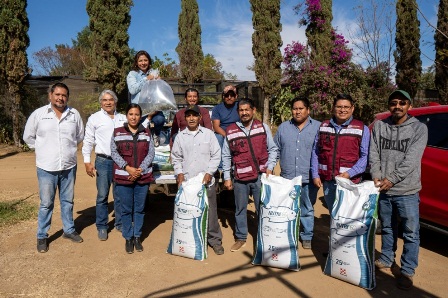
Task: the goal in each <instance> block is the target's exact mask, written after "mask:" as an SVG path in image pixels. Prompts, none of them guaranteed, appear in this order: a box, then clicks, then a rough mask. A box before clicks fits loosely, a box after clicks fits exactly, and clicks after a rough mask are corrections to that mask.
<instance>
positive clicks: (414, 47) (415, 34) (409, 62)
mask: <svg viewBox="0 0 448 298" xmlns="http://www.w3.org/2000/svg"><path fill="white" fill-rule="evenodd" d="M396 10H397V21H396V28H397V29H396V30H397V31H396V34H395V43H396V50H395V53H394V56H395V62H396V67H395V70H396V75H395V81H396V82H397V85H398V88H400V89H403V90H406V91H408V92H409V94H410V95H411V97H414V96H415V95H416V94H417V90H418V83H419V79H420V76H421V73H422V60H421V59H420V21H419V20H418V18H417V3H416V1H415V0H398V1H397V6H396Z"/></svg>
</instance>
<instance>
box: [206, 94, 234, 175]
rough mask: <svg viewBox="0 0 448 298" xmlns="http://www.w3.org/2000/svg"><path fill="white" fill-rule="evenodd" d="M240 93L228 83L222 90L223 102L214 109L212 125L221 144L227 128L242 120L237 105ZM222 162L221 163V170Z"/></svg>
mask: <svg viewBox="0 0 448 298" xmlns="http://www.w3.org/2000/svg"><path fill="white" fill-rule="evenodd" d="M237 99H238V93H237V90H236V88H235V86H232V85H227V86H226V87H225V88H224V90H223V91H222V103H220V104H218V105H216V106H215V107H214V108H213V110H212V125H213V130H214V131H215V135H216V138H217V139H218V142H219V146H220V147H221V149H222V144H223V143H224V139H225V138H226V128H227V127H228V126H229V125H230V124H232V123H235V122H237V121H239V120H240V116H239V115H238V105H237ZM221 168H222V163H221V164H220V165H219V169H220V170H221Z"/></svg>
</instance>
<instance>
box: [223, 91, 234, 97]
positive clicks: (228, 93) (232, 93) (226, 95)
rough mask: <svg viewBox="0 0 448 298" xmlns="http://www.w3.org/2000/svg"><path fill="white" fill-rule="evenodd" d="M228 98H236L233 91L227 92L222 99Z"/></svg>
mask: <svg viewBox="0 0 448 298" xmlns="http://www.w3.org/2000/svg"><path fill="white" fill-rule="evenodd" d="M230 96H232V97H235V96H236V94H235V92H233V91H228V92H227V93H226V94H224V98H226V97H230Z"/></svg>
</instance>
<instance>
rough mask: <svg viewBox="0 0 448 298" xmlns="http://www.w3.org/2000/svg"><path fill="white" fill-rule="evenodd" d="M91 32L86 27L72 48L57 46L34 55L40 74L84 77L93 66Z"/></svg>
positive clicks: (79, 33)
mask: <svg viewBox="0 0 448 298" xmlns="http://www.w3.org/2000/svg"><path fill="white" fill-rule="evenodd" d="M89 37H90V30H89V27H87V26H86V27H84V29H83V30H82V31H81V32H78V35H77V38H76V39H72V46H69V45H68V44H56V45H55V48H54V49H53V48H51V47H44V48H42V49H40V50H39V51H37V52H34V53H33V58H34V60H35V61H36V63H37V65H36V66H37V67H38V72H40V73H43V74H45V75H52V76H63V75H83V74H84V72H85V70H86V69H87V68H88V67H90V66H91V62H90V52H91V48H92V47H91V44H90V39H89Z"/></svg>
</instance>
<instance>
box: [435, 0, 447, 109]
mask: <svg viewBox="0 0 448 298" xmlns="http://www.w3.org/2000/svg"><path fill="white" fill-rule="evenodd" d="M434 38H435V41H436V64H435V67H436V69H435V84H436V87H437V90H438V91H439V98H440V102H441V103H444V104H448V0H440V2H439V11H438V14H437V30H436V33H435V36H434Z"/></svg>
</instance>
